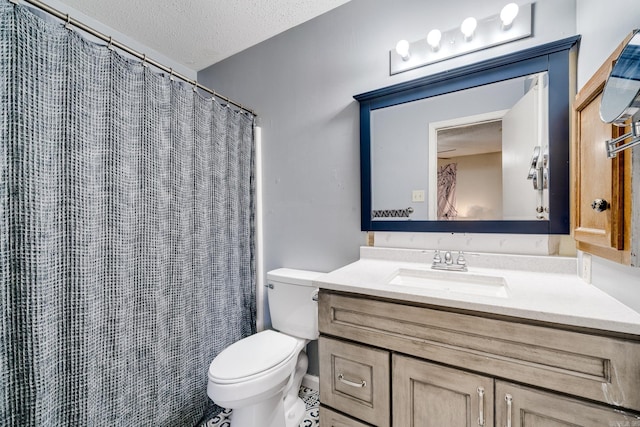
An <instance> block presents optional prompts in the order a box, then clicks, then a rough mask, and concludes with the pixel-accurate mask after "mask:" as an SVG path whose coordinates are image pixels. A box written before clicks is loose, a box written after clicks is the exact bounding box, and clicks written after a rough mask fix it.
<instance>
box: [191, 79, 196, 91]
mask: <svg viewBox="0 0 640 427" xmlns="http://www.w3.org/2000/svg"><path fill="white" fill-rule="evenodd" d="M191 83H193V91H194V92H198V81H197V80H193V81H192V82H191Z"/></svg>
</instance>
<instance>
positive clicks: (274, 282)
mask: <svg viewBox="0 0 640 427" xmlns="http://www.w3.org/2000/svg"><path fill="white" fill-rule="evenodd" d="M323 274H324V273H318V272H315V271H307V270H294V269H291V268H279V269H277V270H272V271H270V272H268V273H267V288H268V290H267V295H268V298H269V314H270V316H271V324H272V326H273V328H274V329H275V330H277V331H280V332H282V333H284V334H287V335H292V336H294V337H298V338H305V339H308V340H315V339H318V301H317V297H318V288H317V287H315V286H313V280H314V279H316V278H318V277H320V276H322V275H323Z"/></svg>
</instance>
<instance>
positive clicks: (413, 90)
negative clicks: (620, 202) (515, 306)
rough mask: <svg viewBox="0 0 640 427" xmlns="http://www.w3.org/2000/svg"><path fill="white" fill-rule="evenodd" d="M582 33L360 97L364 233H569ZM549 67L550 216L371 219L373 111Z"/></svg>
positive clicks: (541, 70) (362, 226) (358, 97)
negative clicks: (573, 128)
mask: <svg viewBox="0 0 640 427" xmlns="http://www.w3.org/2000/svg"><path fill="white" fill-rule="evenodd" d="M579 40H580V36H574V37H569V38H566V39H562V40H559V41H556V42H552V43H547V44H544V45H541V46H536V47H533V48H529V49H526V50H522V51H518V52H515V53H512V54H508V55H504V56H500V57H496V58H493V59H489V60H486V61H482V62H478V63H475V64H471V65H468V66H464V67H460V68H456V69H452V70H449V71H445V72H441V73H438V74H433V75H430V76H426V77H421V78H418V79H415V80H411V81H408V82H403V83H399V84H396V85H393V86H388V87H385V88H382V89H377V90H374V91H370V92H366V93H362V94H360V95H355V96H354V98H355V99H356V100H357V101H358V102H359V103H360V183H361V191H360V194H361V229H362V231H405V232H453V233H508V234H569V230H570V212H569V209H570V208H569V146H570V121H571V113H570V105H571V102H572V97H573V96H574V95H575V84H576V83H575V78H574V75H575V57H576V51H577V44H578V41H579ZM544 71H547V73H548V76H549V157H550V159H551V161H550V168H549V189H548V191H549V220H540V221H536V220H531V221H498V220H495V221H484V220H483V221H422V220H421V221H411V220H409V221H407V220H404V221H397V220H396V221H393V220H380V219H377V220H375V221H373V220H372V217H371V209H372V200H371V194H372V188H371V185H372V180H371V112H372V111H374V110H377V109H380V108H385V107H391V106H394V105H398V104H403V103H406V102H411V101H417V100H420V99H425V98H430V97H433V96H438V95H443V94H446V93H450V92H456V91H459V90H464V89H469V88H473V87H477V86H482V85H486V84H490V83H495V82H499V81H503V80H508V79H512V78H516V77H522V76H526V75H530V74H534V73H540V72H544Z"/></svg>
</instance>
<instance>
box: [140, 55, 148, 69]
mask: <svg viewBox="0 0 640 427" xmlns="http://www.w3.org/2000/svg"><path fill="white" fill-rule="evenodd" d="M142 66H143V67H149V64H148V63H147V54H146V53H144V54H142Z"/></svg>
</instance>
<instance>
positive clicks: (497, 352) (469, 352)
mask: <svg viewBox="0 0 640 427" xmlns="http://www.w3.org/2000/svg"><path fill="white" fill-rule="evenodd" d="M318 314H319V327H320V331H321V333H322V334H325V335H334V336H339V337H341V338H344V339H349V340H354V341H358V342H361V343H364V344H370V345H375V346H379V347H384V348H387V349H389V350H391V351H397V352H400V353H405V354H409V355H412V356H417V357H420V358H424V359H429V360H432V361H435V362H439V363H443V364H447V365H452V366H457V367H461V368H464V369H467V370H472V371H476V372H481V373H485V374H489V375H491V376H494V377H499V378H508V379H511V380H514V381H517V382H521V383H524V384H530V385H535V386H538V387H542V388H546V389H549V390H554V391H559V392H562V393H566V394H571V395H574V396H580V397H584V398H587V399H591V400H595V401H598V402H603V403H607V404H610V405H614V406H619V407H623V408H628V409H633V410H636V411H637V410H640V393H638V384H640V343H638V342H635V341H627V340H623V339H618V338H611V337H604V336H600V335H592V334H588V333H583V332H575V331H567V330H563V329H556V328H554V327H551V326H541V325H530V324H525V323H519V322H521V321H518V323H516V322H515V321H508V320H502V319H491V318H486V317H483V316H476V315H473V314H460V313H452V312H448V311H442V310H437V309H432V308H427V307H420V306H409V305H406V304H403V303H400V302H398V303H396V302H392V301H379V300H371V299H367V298H354V297H351V296H345V295H343V294H337V293H332V292H328V291H322V292H321V293H320V304H319V313H318Z"/></svg>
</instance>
